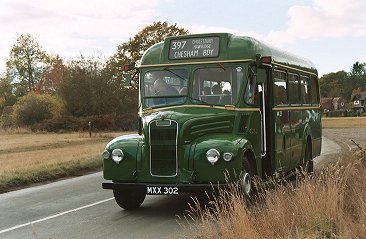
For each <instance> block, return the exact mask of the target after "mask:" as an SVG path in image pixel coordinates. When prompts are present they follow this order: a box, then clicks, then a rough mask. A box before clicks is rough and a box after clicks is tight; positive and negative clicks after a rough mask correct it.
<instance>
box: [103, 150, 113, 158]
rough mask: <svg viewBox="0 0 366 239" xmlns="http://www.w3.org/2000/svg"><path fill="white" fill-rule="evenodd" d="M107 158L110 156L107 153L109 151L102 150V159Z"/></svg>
mask: <svg viewBox="0 0 366 239" xmlns="http://www.w3.org/2000/svg"><path fill="white" fill-rule="evenodd" d="M109 156H111V154H110V153H109V151H108V150H104V152H103V153H102V157H103V158H104V159H108V158H109Z"/></svg>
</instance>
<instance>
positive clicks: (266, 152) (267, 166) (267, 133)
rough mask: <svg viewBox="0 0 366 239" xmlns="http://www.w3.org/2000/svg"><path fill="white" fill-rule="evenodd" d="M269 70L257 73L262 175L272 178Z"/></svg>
mask: <svg viewBox="0 0 366 239" xmlns="http://www.w3.org/2000/svg"><path fill="white" fill-rule="evenodd" d="M268 73H269V71H268V69H262V68H259V69H258V71H257V84H258V92H259V102H260V111H261V151H262V152H261V153H262V175H263V176H271V175H272V174H273V170H274V165H273V161H272V157H271V155H272V151H271V148H272V147H271V145H272V131H273V130H272V126H271V117H270V116H271V111H272V109H271V105H270V103H271V101H270V98H269V97H270V91H269V90H268V83H269V80H268V79H269V78H268V75H269V74H268Z"/></svg>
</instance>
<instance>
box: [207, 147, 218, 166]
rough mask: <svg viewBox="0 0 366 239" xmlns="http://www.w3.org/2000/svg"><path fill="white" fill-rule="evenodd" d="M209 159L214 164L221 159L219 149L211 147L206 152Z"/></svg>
mask: <svg viewBox="0 0 366 239" xmlns="http://www.w3.org/2000/svg"><path fill="white" fill-rule="evenodd" d="M206 157H207V161H208V162H210V163H211V164H212V165H214V164H215V163H216V162H217V161H219V158H220V153H219V151H217V149H209V150H208V151H207V153H206Z"/></svg>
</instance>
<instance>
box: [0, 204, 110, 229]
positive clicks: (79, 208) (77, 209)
mask: <svg viewBox="0 0 366 239" xmlns="http://www.w3.org/2000/svg"><path fill="white" fill-rule="evenodd" d="M112 199H114V198H108V199H105V200H102V201H99V202H96V203H92V204H89V205H86V206H83V207H78V208H75V209H71V210H69V211H65V212H61V213H58V214H55V215H52V216H49V217H45V218H42V219H38V220H35V221H31V222H28V223H24V224H21V225H17V226H14V227H10V228H7V229H4V230H1V231H0V234H2V233H5V232H10V231H13V230H15V229H18V228H22V227H26V226H29V225H32V224H35V223H39V222H44V221H47V220H50V219H53V218H56V217H60V216H63V215H66V214H69V213H72V212H76V211H80V210H82V209H85V208H89V207H93V206H96V205H98V204H101V203H105V202H108V201H110V200H112Z"/></svg>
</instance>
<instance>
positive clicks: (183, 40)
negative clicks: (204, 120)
mask: <svg viewBox="0 0 366 239" xmlns="http://www.w3.org/2000/svg"><path fill="white" fill-rule="evenodd" d="M193 41H195V42H199V43H200V47H201V48H202V49H205V48H206V49H207V48H210V47H211V49H212V55H211V56H209V57H205V56H203V55H202V49H201V50H199V51H198V50H195V49H198V48H199V45H194V43H193V44H192V43H191V42H193ZM178 42H180V43H179V44H178ZM215 42H216V43H215ZM206 43H207V44H209V45H211V46H207V44H206ZM182 46H184V47H185V48H188V51H181V52H180V54H179V52H178V53H177V52H173V51H174V50H175V49H176V48H184V47H182ZM173 53H176V54H178V56H179V57H177V58H176V59H174V54H173ZM257 54H260V55H261V56H271V58H272V63H273V64H275V65H281V66H285V67H292V68H296V69H301V70H306V71H310V72H312V73H315V74H317V71H316V68H315V65H314V64H313V63H312V62H311V61H309V60H307V59H305V58H301V57H299V56H295V55H293V54H290V53H288V52H285V51H282V50H279V49H277V48H275V47H271V46H269V45H266V44H264V43H262V42H260V41H258V40H256V39H254V38H252V37H247V36H234V35H232V34H229V33H207V34H195V35H183V36H173V37H167V38H166V39H165V41H164V42H160V43H157V44H155V45H153V46H152V47H150V48H149V49H148V50H147V51H146V52H145V53H144V55H143V56H142V58H141V67H144V66H150V65H175V64H190V63H196V64H197V63H200V62H202V63H203V62H216V61H217V62H225V61H255V60H256V56H257Z"/></svg>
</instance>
